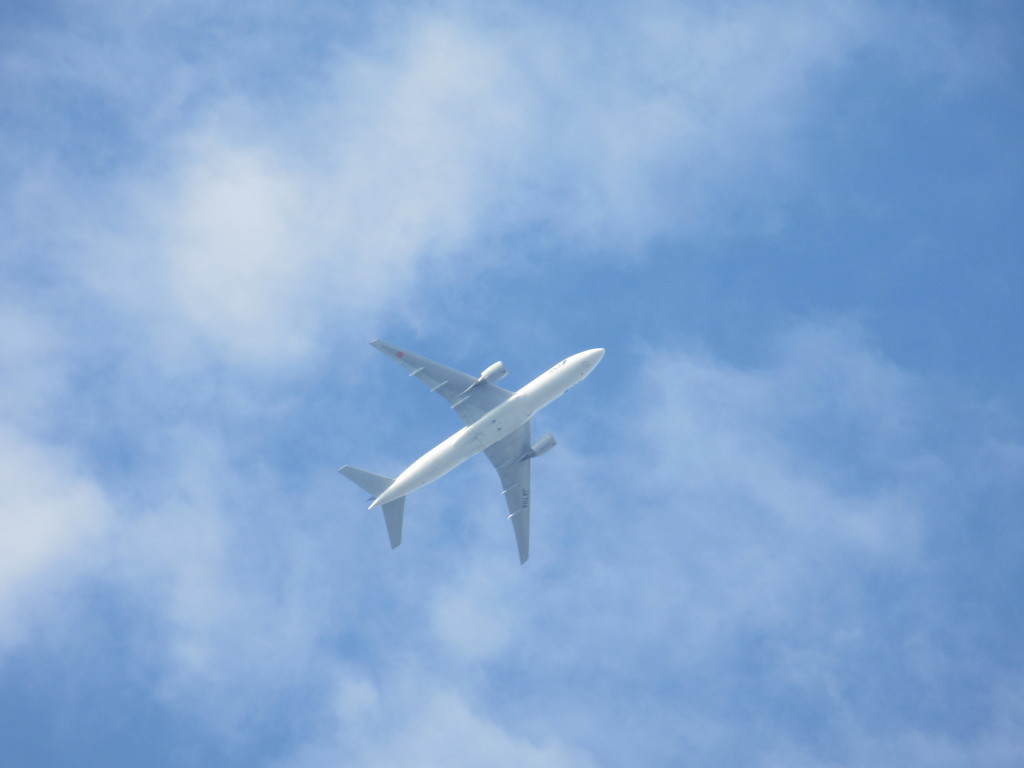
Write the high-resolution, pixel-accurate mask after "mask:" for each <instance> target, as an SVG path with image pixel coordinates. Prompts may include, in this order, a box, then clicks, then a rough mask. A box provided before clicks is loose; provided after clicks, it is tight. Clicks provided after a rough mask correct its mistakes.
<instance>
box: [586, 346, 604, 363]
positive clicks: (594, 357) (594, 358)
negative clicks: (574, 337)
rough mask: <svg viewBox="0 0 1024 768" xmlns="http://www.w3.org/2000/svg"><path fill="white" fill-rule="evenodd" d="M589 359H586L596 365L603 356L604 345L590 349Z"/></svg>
mask: <svg viewBox="0 0 1024 768" xmlns="http://www.w3.org/2000/svg"><path fill="white" fill-rule="evenodd" d="M589 357H590V360H589V361H588V362H589V363H590V364H591V365H597V364H598V363H600V362H601V358H602V357H604V347H598V348H597V349H592V350H590V355H589Z"/></svg>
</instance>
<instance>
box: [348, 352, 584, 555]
mask: <svg viewBox="0 0 1024 768" xmlns="http://www.w3.org/2000/svg"><path fill="white" fill-rule="evenodd" d="M370 343H371V344H372V345H373V346H375V347H376V348H377V349H379V350H380V351H381V352H383V353H384V354H386V355H387V356H388V357H390V358H392V359H393V360H397V361H398V362H399V363H401V364H402V365H404V366H405V367H406V368H408V369H409V370H410V371H411V372H412V373H410V374H409V375H410V376H415V377H416V378H418V379H419V380H420V381H422V382H423V383H424V384H426V385H427V386H428V387H430V391H431V392H437V393H438V394H439V395H441V397H443V398H444V399H445V400H447V401H448V402H449V403H451V406H452V408H454V409H455V412H456V413H457V414H459V417H460V418H461V419H462V423H463V424H465V425H466V426H465V427H463V428H462V429H460V430H459V431H458V432H456V433H455V434H454V435H452V436H451V437H449V438H448V439H447V440H445V441H444V442H443V443H441V444H440V445H438V446H437V447H435V448H432V449H430V450H429V451H427V452H426V453H425V454H424V455H423V456H421V457H420V458H418V459H416V461H414V462H413V463H412V464H410V465H409V467H408V468H407V469H406V470H405V471H404V472H402V473H401V474H400V475H399V476H398V477H396V478H394V479H391V478H390V477H383V476H381V475H375V474H373V473H372V472H367V471H366V470H363V469H358V468H356V467H352V466H349V465H347V464H346V465H345V466H344V467H342V468H341V469H339V470H338V471H339V472H341V474H343V475H344V476H345V477H347V478H348V479H349V480H351V481H352V482H354V483H355V484H356V485H358V486H360V487H361V488H363V490H365V491H368V492H369V493H371V494H373V499H372V500H373V503H372V504H371V505H370V509H373V508H374V507H381V508H382V509H383V510H384V523H385V525H386V526H387V529H388V538H389V539H390V540H391V548H392V549H394V548H395V547H397V546H398V545H399V544H401V543H402V515H403V512H404V509H405V497H406V496H407V495H408V494H409V493H412V492H413V491H415V490H416V489H417V488H422V487H423V486H424V485H426V484H427V483H432V482H433V481H434V480H437V479H438V478H439V477H441V476H443V475H446V474H448V473H449V472H451V471H452V470H453V469H455V468H456V467H457V466H459V464H461V463H462V462H464V461H465V460H466V459H468V458H469V457H470V456H473V455H474V454H477V453H480V452H481V451H483V452H484V453H486V454H487V458H488V459H490V460H491V463H492V464H493V465H494V468H495V469H497V470H498V476H499V477H500V478H501V487H502V493H503V494H504V496H505V501H506V502H507V504H508V512H509V515H508V516H509V519H510V520H511V521H512V529H513V530H514V531H515V534H516V545H517V546H518V547H519V562H520V563H525V562H526V558H528V557H529V556H530V459H532V458H535V457H537V456H540V455H541V454H542V453H546V452H547V451H549V450H551V449H552V448H553V447H554V446H555V438H554V437H552V435H551V434H550V433H549V434H546V435H544V437H542V438H541V439H540V440H538V441H537V442H536V443H534V444H533V445H530V419H532V418H533V415H534V414H535V413H536V412H537V411H539V410H540V409H541V408H543V407H544V406H545V405H547V404H548V403H550V402H551V401H552V400H555V399H556V398H559V397H561V396H562V395H564V394H565V393H566V392H567V391H568V390H569V389H570V388H572V387H573V386H574V385H576V384H577V383H579V382H580V381H582V380H583V379H584V378H585V377H586V376H587V375H588V374H589V373H590V372H591V371H592V370H594V368H595V367H596V366H597V364H598V363H599V362H601V358H602V357H604V350H603V349H589V350H587V351H586V352H580V353H579V354H576V355H573V356H572V357H567V358H566V359H565V360H563V361H562V362H560V363H558V364H556V365H555V366H554V367H553V368H551V369H550V370H549V371H547V372H546V373H543V374H541V375H540V376H538V377H537V378H536V379H534V380H533V381H531V382H530V383H529V384H527V385H526V386H525V387H523V388H522V389H520V390H519V391H518V392H509V391H508V390H507V389H502V388H501V387H498V386H495V382H496V381H498V380H499V379H502V378H504V377H505V376H506V375H507V374H508V371H507V370H506V368H505V365H504V363H502V362H500V361H499V362H497V363H494V365H491V366H489V367H488V368H487V369H485V370H484V372H483V373H481V374H480V376H479V378H478V377H475V376H470V375H469V374H466V373H460V372H459V371H456V370H454V369H452V368H448V367H447V366H444V365H441V364H440V363H435V362H433V361H431V360H427V359H426V358H425V357H420V356H419V355H416V354H413V353H412V352H406V351H405V350H404V349H399V348H398V347H396V346H393V345H391V344H388V343H387V342H386V341H381V340H380V339H377V340H376V341H371V342H370Z"/></svg>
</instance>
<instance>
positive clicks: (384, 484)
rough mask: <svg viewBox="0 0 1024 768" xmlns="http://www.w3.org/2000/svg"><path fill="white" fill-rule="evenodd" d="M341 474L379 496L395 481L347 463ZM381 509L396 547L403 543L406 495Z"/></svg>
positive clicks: (389, 537) (392, 544) (393, 545)
mask: <svg viewBox="0 0 1024 768" xmlns="http://www.w3.org/2000/svg"><path fill="white" fill-rule="evenodd" d="M338 471H339V472H340V473H341V474H343V475H344V476H345V477H347V478H348V479H349V480H351V481H352V482H353V483H355V484H356V485H358V486H359V487H360V488H362V489H363V490H364V491H367V492H368V493H372V494H373V498H377V497H378V496H380V495H381V494H382V493H384V491H386V490H387V489H388V487H389V486H390V485H391V483H393V482H394V480H392V479H391V478H390V477H384V476H383V475H375V474H373V472H367V471H366V470H365V469H359V468H358V467H351V466H349V465H348V464H346V465H345V466H344V467H342V468H341V469H339V470H338ZM381 509H382V510H383V511H384V524H385V525H386V526H387V528H388V539H390V540H391V548H392V549H394V548H395V547H397V546H398V545H399V544H401V543H402V518H403V516H404V513H405V497H404V496H403V497H402V498H400V499H395V500H394V501H391V502H388V503H387V504H384V505H383V506H382V507H381Z"/></svg>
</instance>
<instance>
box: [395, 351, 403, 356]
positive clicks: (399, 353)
mask: <svg viewBox="0 0 1024 768" xmlns="http://www.w3.org/2000/svg"><path fill="white" fill-rule="evenodd" d="M395 354H396V355H397V356H398V357H405V352H403V351H402V350H398V351H397V352H395Z"/></svg>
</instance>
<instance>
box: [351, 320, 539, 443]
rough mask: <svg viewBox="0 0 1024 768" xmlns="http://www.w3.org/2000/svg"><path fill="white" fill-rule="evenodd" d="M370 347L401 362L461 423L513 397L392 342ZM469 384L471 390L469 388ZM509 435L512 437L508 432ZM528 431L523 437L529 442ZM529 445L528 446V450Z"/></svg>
mask: <svg viewBox="0 0 1024 768" xmlns="http://www.w3.org/2000/svg"><path fill="white" fill-rule="evenodd" d="M370 343H371V344H372V345H373V346H375V347H376V348H377V349H379V350H380V351H381V352H383V353H384V354H385V355H387V356H388V357H390V358H391V359H392V360H395V361H396V362H398V363H400V364H401V365H402V366H404V367H405V368H406V369H408V370H409V371H410V373H409V375H410V376H415V377H416V378H417V379H419V380H420V381H422V382H423V383H424V384H426V385H427V386H428V387H430V391H431V392H437V393H438V394H439V395H441V397H443V398H444V399H445V400H447V401H448V402H449V403H450V404H451V406H452V408H453V409H454V410H455V412H456V413H457V414H459V418H461V419H462V423H463V424H465V425H467V426H468V425H470V424H472V423H474V422H476V421H478V420H479V419H480V417H481V416H483V415H484V414H485V413H487V412H488V411H490V410H491V409H492V408H495V407H497V406H499V405H501V404H502V403H503V402H505V401H506V400H508V399H509V398H510V397H512V393H511V392H509V391H508V390H507V389H502V388H501V387H498V386H495V385H494V384H480V385H478V386H475V387H474V386H473V385H474V384H476V380H477V377H476V376H470V375H469V374H468V373H462V372H461V371H456V370H455V369H454V368H449V367H448V366H446V365H441V364H440V363H435V362H434V361H433V360H428V359H427V358H425V357H422V356H420V355H417V354H415V353H413V352H408V351H406V350H404V349H399V348H398V347H396V346H394V345H393V344H388V343H387V342H386V341H381V340H380V339H376V340H374V341H371V342H370ZM470 387H472V389H470ZM509 437H512V435H510V436H509ZM505 439H506V440H507V439H508V438H505ZM529 439H530V438H529V433H527V437H526V440H527V442H529ZM528 448H529V446H527V449H528Z"/></svg>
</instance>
